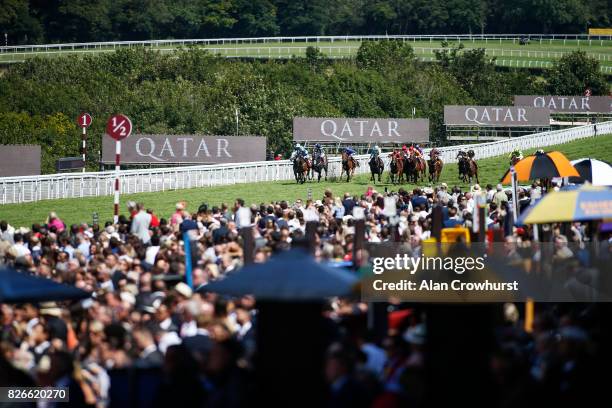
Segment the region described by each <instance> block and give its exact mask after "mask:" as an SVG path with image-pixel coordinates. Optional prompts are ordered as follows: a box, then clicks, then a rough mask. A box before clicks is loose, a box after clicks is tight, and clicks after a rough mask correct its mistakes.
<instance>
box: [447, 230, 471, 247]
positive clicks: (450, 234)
mask: <svg viewBox="0 0 612 408" xmlns="http://www.w3.org/2000/svg"><path fill="white" fill-rule="evenodd" d="M459 240H462V241H463V242H466V243H469V242H470V230H469V229H467V228H461V227H459V228H442V237H441V241H442V242H450V243H455V242H459Z"/></svg>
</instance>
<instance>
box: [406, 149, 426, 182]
mask: <svg viewBox="0 0 612 408" xmlns="http://www.w3.org/2000/svg"><path fill="white" fill-rule="evenodd" d="M404 161H405V166H404V173H405V174H406V180H407V181H408V182H410V181H412V182H413V183H415V184H416V183H418V182H419V180H420V181H423V180H424V178H425V171H426V170H425V169H426V168H427V165H426V164H425V160H424V159H423V158H422V157H419V156H417V155H416V153H415V152H412V153H410V155H409V156H408V157H406V158H405V159H404Z"/></svg>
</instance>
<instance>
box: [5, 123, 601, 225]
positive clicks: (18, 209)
mask: <svg viewBox="0 0 612 408" xmlns="http://www.w3.org/2000/svg"><path fill="white" fill-rule="evenodd" d="M546 150H547V151H549V150H560V151H562V152H563V153H565V154H566V156H567V157H568V158H569V159H570V160H573V159H578V158H582V157H592V158H597V159H600V160H606V161H608V162H612V135H606V136H599V137H597V138H590V139H585V140H579V141H575V142H571V143H566V144H563V145H558V146H550V147H548V148H546ZM532 152H533V150H529V151H525V152H524V153H525V154H529V153H532ZM478 165H479V167H480V177H479V178H480V184H481V185H483V186H484V185H486V184H487V183H491V184H496V183H497V182H498V181H499V179H500V178H501V176H502V175H503V174H504V172H505V171H506V170H507V168H508V157H507V156H499V157H494V158H489V159H482V160H478ZM440 181H441V182H442V181H444V182H446V183H448V184H449V186H454V185H457V186H460V187H463V188H465V187H467V186H466V185H465V184H462V183H460V182H459V180H458V178H457V165H456V164H449V165H447V166H446V167H445V168H444V170H443V172H442V177H441V179H440ZM370 185H373V184H372V183H371V182H370V181H369V176H359V177H357V178H356V179H355V180H354V181H351V182H350V183H346V182H344V181H343V182H340V181H328V182H321V183H316V182H308V183H306V184H303V185H297V184H296V183H295V182H293V181H281V182H266V183H257V184H238V185H232V186H222V187H211V188H199V189H189V190H175V191H167V192H163V193H162V192H159V193H142V194H132V195H124V196H122V203H125V202H126V201H127V200H135V201H141V202H143V203H144V204H145V206H147V207H150V208H153V209H154V210H155V212H156V214H159V215H160V216H163V217H168V216H169V215H170V214H171V213H172V211H173V209H174V205H175V203H176V202H177V201H181V200H185V201H187V203H188V209H189V210H195V209H196V208H197V207H198V206H199V205H200V204H201V203H203V202H206V203H209V204H210V205H218V204H221V203H223V202H225V203H228V204H230V205H231V204H232V203H233V201H234V199H236V198H237V197H241V198H243V199H244V200H245V201H246V202H247V203H249V204H250V203H257V204H259V203H262V202H270V201H277V200H287V201H290V202H293V201H295V200H296V199H297V198H301V199H303V200H305V199H306V198H307V196H308V189H312V197H313V198H315V199H318V198H320V197H321V196H322V195H323V191H324V190H325V189H326V188H330V189H331V190H332V191H333V192H334V194H338V195H340V194H342V193H344V192H351V193H355V194H362V193H364V192H365V191H366V189H367V187H368V186H370ZM425 185H429V184H428V183H425ZM385 187H387V188H389V189H391V190H393V189H397V188H398V186H394V185H391V184H389V183H388V175H387V173H386V172H385V174H384V176H383V183H380V184H376V185H375V188H376V189H378V190H379V191H383V190H384V188H385ZM404 187H405V188H411V187H413V186H412V185H404ZM112 203H113V197H112V196H105V197H91V198H78V199H66V200H45V201H40V202H36V203H28V204H9V205H4V206H0V219H5V220H7V221H8V222H9V223H10V224H11V225H13V226H30V225H31V224H32V223H33V222H44V220H45V218H46V216H47V214H48V213H49V211H56V212H57V213H58V215H59V216H60V218H62V219H63V220H64V221H65V222H66V223H67V224H72V223H79V222H91V220H92V214H93V213H94V212H97V213H98V214H99V216H100V222H103V221H104V220H110V219H112ZM124 210H125V206H124V204H123V205H122V211H124Z"/></svg>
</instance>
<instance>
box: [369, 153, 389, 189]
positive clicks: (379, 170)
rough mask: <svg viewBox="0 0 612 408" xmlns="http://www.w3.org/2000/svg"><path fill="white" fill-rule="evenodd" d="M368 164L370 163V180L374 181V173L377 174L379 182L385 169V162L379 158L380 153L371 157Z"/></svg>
mask: <svg viewBox="0 0 612 408" xmlns="http://www.w3.org/2000/svg"><path fill="white" fill-rule="evenodd" d="M368 164H369V165H370V172H371V173H372V178H370V181H373V182H375V183H376V175H377V174H378V182H379V183H381V182H382V180H381V177H382V174H383V171H384V170H385V164H384V163H383V161H382V159H381V158H380V155H378V156H376V157H372V158H371V159H370V162H369V163H368Z"/></svg>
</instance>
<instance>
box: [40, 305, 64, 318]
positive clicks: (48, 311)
mask: <svg viewBox="0 0 612 408" xmlns="http://www.w3.org/2000/svg"><path fill="white" fill-rule="evenodd" d="M40 314H41V315H46V316H55V317H60V316H61V315H62V309H61V308H60V307H58V306H57V303H55V302H43V303H41V304H40Z"/></svg>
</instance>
